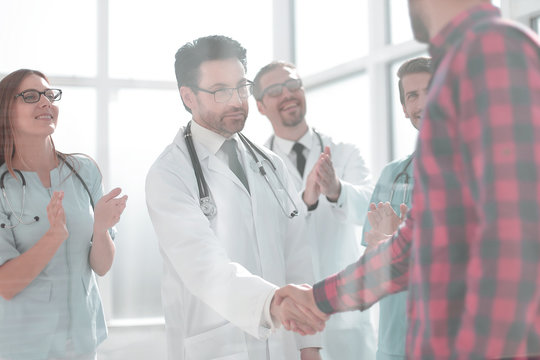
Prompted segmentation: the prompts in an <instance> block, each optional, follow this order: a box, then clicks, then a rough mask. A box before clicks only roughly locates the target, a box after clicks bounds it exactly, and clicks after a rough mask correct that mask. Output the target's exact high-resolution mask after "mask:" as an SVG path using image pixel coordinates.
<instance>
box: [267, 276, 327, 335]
mask: <svg viewBox="0 0 540 360" xmlns="http://www.w3.org/2000/svg"><path fill="white" fill-rule="evenodd" d="M270 313H271V315H272V320H273V321H274V322H277V321H279V322H280V323H281V324H282V325H283V327H285V329H287V330H290V331H295V332H297V333H299V334H300V335H313V334H315V333H316V332H318V331H322V330H324V326H325V324H326V321H327V320H328V319H329V318H330V316H329V315H328V314H325V313H323V312H322V311H321V310H319V308H318V307H317V304H316V303H315V298H314V296H313V290H312V288H311V286H309V285H307V284H302V285H292V284H290V285H286V286H284V287H282V288H280V289H278V290H276V293H275V294H274V298H273V299H272V303H271V304H270Z"/></svg>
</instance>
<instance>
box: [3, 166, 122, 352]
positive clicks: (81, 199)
mask: <svg viewBox="0 0 540 360" xmlns="http://www.w3.org/2000/svg"><path fill="white" fill-rule="evenodd" d="M68 161H69V162H70V164H72V166H73V167H74V168H75V170H76V171H77V172H78V174H79V175H80V176H81V178H82V179H83V180H84V182H85V183H86V185H87V187H88V189H89V191H90V193H91V194H92V199H93V201H94V204H95V203H97V201H98V200H99V199H100V198H101V197H102V196H103V190H102V183H101V174H100V172H99V169H98V168H97V166H96V164H95V163H94V162H93V160H91V159H89V158H87V157H83V156H71V157H70V158H69V160H68ZM6 170H7V169H6V165H5V164H4V165H2V166H1V167H0V176H1V174H3V173H4V172H5V171H6ZM22 173H23V176H24V178H25V180H26V200H25V204H24V210H23V213H22V220H23V222H25V223H30V224H28V225H25V224H18V222H19V221H18V220H17V217H19V218H20V214H21V199H22V185H21V182H19V181H18V180H16V179H14V178H13V177H12V176H11V175H10V174H6V176H5V177H4V186H5V191H6V196H7V199H8V200H9V203H8V202H7V201H6V198H5V197H4V196H3V195H1V194H0V223H4V224H6V225H8V226H12V225H16V224H18V225H17V226H16V227H15V228H13V229H8V228H7V227H6V228H0V265H2V264H4V263H5V262H6V261H8V260H10V259H13V258H15V257H17V256H19V255H20V254H22V253H24V252H25V251H27V250H28V249H30V248H31V247H32V246H33V245H34V244H35V243H36V242H37V241H38V240H39V239H40V238H41V237H42V236H43V235H44V234H45V232H46V231H47V230H48V228H49V221H48V218H47V211H46V207H47V205H48V203H49V201H50V199H51V196H52V194H53V192H54V191H60V190H61V191H64V200H63V206H64V211H65V214H66V225H67V229H68V232H69V236H68V238H67V239H66V240H65V241H64V242H63V243H62V245H61V246H60V248H59V249H58V250H57V252H56V254H55V255H54V257H53V258H52V259H51V261H50V262H49V263H48V264H47V266H46V267H45V268H44V269H43V271H42V272H41V273H40V274H39V275H38V276H37V277H36V278H35V279H34V280H33V281H32V282H31V283H30V284H29V285H28V286H27V287H26V288H25V289H24V290H23V291H21V292H20V293H19V294H17V295H16V296H15V297H14V298H13V299H11V300H6V299H4V298H1V297H0V358H7V359H47V358H49V357H62V356H63V355H64V352H65V347H66V343H67V341H68V339H71V341H72V343H73V347H74V349H75V351H76V352H77V353H80V354H87V353H91V352H94V351H95V349H96V347H97V345H98V344H99V343H101V342H102V341H103V340H105V338H106V337H107V330H106V326H105V319H104V315H103V309H102V304H101V298H100V295H99V290H98V287H97V284H96V279H95V275H94V272H93V271H92V269H91V268H90V264H89V252H90V248H91V237H92V231H93V224H94V212H93V209H92V206H91V203H90V198H89V195H88V193H87V191H86V190H85V189H84V187H83V185H82V183H81V181H80V180H79V179H78V178H77V177H76V176H75V175H74V174H71V170H70V169H69V167H67V166H66V165H65V164H64V163H62V162H60V165H59V166H58V167H57V168H55V169H53V170H51V172H50V178H51V187H50V188H45V187H44V186H43V184H42V183H41V181H40V179H39V177H38V175H37V173H35V172H28V171H23V172H22ZM35 216H39V221H37V222H36V221H32V219H33V218H34V217H35ZM111 236H114V234H113V232H112V231H111Z"/></svg>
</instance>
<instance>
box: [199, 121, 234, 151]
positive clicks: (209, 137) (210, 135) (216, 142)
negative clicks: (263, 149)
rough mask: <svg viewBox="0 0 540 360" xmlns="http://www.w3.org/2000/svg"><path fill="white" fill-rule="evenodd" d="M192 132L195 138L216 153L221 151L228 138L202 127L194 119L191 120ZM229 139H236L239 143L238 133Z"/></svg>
mask: <svg viewBox="0 0 540 360" xmlns="http://www.w3.org/2000/svg"><path fill="white" fill-rule="evenodd" d="M191 134H192V135H193V139H195V140H196V141H197V142H198V143H200V144H202V145H203V146H204V147H206V148H207V149H208V150H209V151H210V152H211V153H212V154H214V155H215V154H216V153H217V152H218V151H219V149H220V148H221V145H223V143H224V142H225V140H227V138H226V137H224V136H221V135H220V134H218V133H215V132H213V131H212V130H209V129H207V128H205V127H202V126H201V125H199V124H197V122H195V121H194V120H191ZM229 139H235V140H236V142H237V143H238V134H233V136H231V137H230V138H229Z"/></svg>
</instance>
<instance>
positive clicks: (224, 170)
mask: <svg viewBox="0 0 540 360" xmlns="http://www.w3.org/2000/svg"><path fill="white" fill-rule="evenodd" d="M201 148H203V147H202V146H201ZM204 153H205V154H204V155H203V154H201V155H200V156H199V158H200V159H201V162H202V161H203V159H204V158H203V156H204V157H206V158H207V159H208V160H207V161H208V171H211V172H216V173H219V174H221V175H223V176H225V177H226V178H227V179H229V180H230V181H232V182H234V183H235V184H236V185H237V186H238V187H240V188H241V189H242V191H244V192H245V194H246V195H248V196H249V192H248V191H247V189H246V187H245V186H244V184H242V182H241V181H240V179H238V177H237V176H236V175H235V174H234V173H233V172H232V170H231V169H229V166H228V165H227V164H226V163H225V162H224V161H223V160H221V159H219V158H218V157H217V156H215V155H214V154H210V153H209V151H208V150H206V149H204ZM242 157H243V156H242ZM205 161H206V160H205ZM241 161H242V165H243V166H244V172H246V173H247V168H246V165H245V164H244V161H243V159H241ZM246 175H247V174H246ZM248 183H249V184H251V182H250V181H249V177H248Z"/></svg>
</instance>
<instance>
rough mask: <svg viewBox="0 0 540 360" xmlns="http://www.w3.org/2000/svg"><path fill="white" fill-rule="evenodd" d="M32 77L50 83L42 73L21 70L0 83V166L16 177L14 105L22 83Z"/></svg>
mask: <svg viewBox="0 0 540 360" xmlns="http://www.w3.org/2000/svg"><path fill="white" fill-rule="evenodd" d="M30 75H37V76H39V77H41V78H42V79H44V80H45V81H47V82H49V79H48V78H47V76H45V74H43V73H42V72H41V71H37V70H31V69H20V70H16V71H14V72H12V73H11V74H9V75H7V76H6V77H5V78H3V79H2V81H0V166H1V165H3V164H4V163H5V164H6V167H7V169H8V170H9V172H10V173H11V175H13V176H14V177H15V173H14V172H13V156H14V155H15V136H14V128H13V119H12V116H11V115H12V112H13V104H14V103H15V96H16V95H17V91H18V89H19V86H20V85H21V83H22V82H23V81H24V79H26V78H27V77H28V76H30ZM50 140H51V145H52V147H53V150H54V152H55V153H56V154H57V155H61V156H62V155H63V156H62V157H63V158H65V157H66V155H65V154H61V153H59V152H57V151H56V149H55V147H54V143H53V141H52V138H51V139H50Z"/></svg>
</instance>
